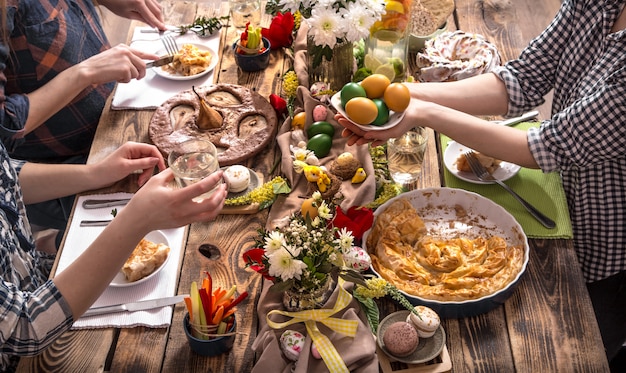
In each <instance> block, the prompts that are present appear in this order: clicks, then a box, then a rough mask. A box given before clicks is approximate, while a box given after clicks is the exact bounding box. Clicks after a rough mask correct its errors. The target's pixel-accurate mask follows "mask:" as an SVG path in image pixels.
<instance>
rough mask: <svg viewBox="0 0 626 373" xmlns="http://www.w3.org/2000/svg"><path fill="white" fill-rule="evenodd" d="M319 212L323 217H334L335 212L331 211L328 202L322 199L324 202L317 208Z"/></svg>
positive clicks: (327, 218)
mask: <svg viewBox="0 0 626 373" xmlns="http://www.w3.org/2000/svg"><path fill="white" fill-rule="evenodd" d="M317 214H318V215H319V216H320V217H321V218H322V219H326V220H329V219H332V218H333V214H332V213H331V211H330V207H328V204H326V201H322V204H321V205H320V207H318V208H317Z"/></svg>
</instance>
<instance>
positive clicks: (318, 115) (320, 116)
mask: <svg viewBox="0 0 626 373" xmlns="http://www.w3.org/2000/svg"><path fill="white" fill-rule="evenodd" d="M327 114H328V109H326V106H324V105H317V106H315V107H314V108H313V121H315V122H319V121H323V120H326V115H327Z"/></svg>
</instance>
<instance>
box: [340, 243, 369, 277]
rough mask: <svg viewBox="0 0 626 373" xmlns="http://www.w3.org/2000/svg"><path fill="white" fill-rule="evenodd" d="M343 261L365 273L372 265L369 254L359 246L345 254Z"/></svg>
mask: <svg viewBox="0 0 626 373" xmlns="http://www.w3.org/2000/svg"><path fill="white" fill-rule="evenodd" d="M343 261H344V262H345V264H346V266H348V267H350V268H352V269H354V270H356V271H360V272H363V271H365V270H367V269H368V268H369V267H370V265H372V259H371V258H370V256H369V254H368V253H367V252H366V251H365V250H363V249H362V248H360V247H358V246H353V247H352V248H350V250H348V252H346V253H344V254H343Z"/></svg>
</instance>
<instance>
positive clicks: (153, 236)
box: [109, 231, 171, 288]
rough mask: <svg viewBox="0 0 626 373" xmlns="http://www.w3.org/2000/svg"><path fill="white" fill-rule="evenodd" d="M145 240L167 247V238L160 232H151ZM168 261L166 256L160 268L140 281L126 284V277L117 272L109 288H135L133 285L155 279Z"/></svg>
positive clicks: (168, 257)
mask: <svg viewBox="0 0 626 373" xmlns="http://www.w3.org/2000/svg"><path fill="white" fill-rule="evenodd" d="M146 240H148V241H152V242H154V243H163V244H166V245H168V246H169V243H168V241H167V238H166V237H165V235H164V234H163V233H162V232H161V231H152V232H150V233H148V234H147V235H146ZM170 254H171V253H170ZM169 259H170V255H168V256H167V259H165V261H164V262H163V264H161V266H160V267H159V268H157V269H156V270H155V271H154V272H152V273H151V274H149V275H148V276H146V277H144V278H142V279H139V280H137V281H133V282H128V280H126V276H125V275H124V273H122V271H119V272H118V273H117V275H115V277H114V278H113V280H112V281H111V283H110V284H109V286H111V287H114V288H125V287H128V286H135V285H139V284H143V283H144V282H146V281H148V280H150V279H151V278H153V277H156V276H157V275H158V274H159V272H161V270H162V269H163V268H165V265H166V264H167V262H168V261H169Z"/></svg>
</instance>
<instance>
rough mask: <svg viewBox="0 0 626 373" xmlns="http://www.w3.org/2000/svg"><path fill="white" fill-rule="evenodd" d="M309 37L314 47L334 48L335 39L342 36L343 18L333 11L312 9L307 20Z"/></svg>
mask: <svg viewBox="0 0 626 373" xmlns="http://www.w3.org/2000/svg"><path fill="white" fill-rule="evenodd" d="M307 23H308V24H309V35H310V36H312V37H313V41H314V43H315V45H319V46H325V45H328V46H329V47H330V48H334V47H335V44H337V38H342V37H343V36H344V33H345V32H344V26H343V18H341V15H339V14H338V13H336V12H335V10H334V9H318V8H314V9H313V11H312V12H311V18H309V19H307Z"/></svg>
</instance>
